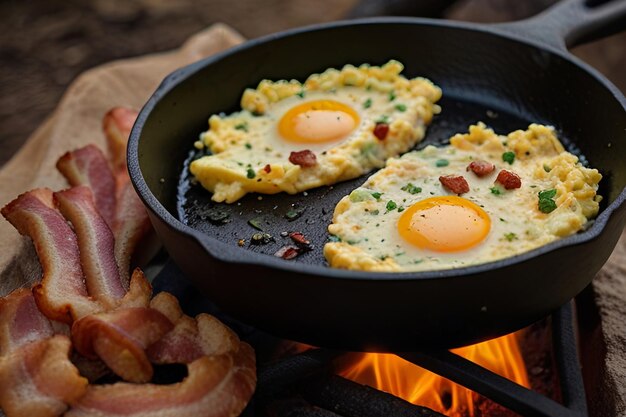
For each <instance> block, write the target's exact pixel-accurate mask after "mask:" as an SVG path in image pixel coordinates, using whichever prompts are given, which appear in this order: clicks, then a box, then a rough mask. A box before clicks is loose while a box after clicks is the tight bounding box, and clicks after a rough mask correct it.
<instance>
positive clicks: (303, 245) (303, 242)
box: [289, 232, 312, 251]
mask: <svg viewBox="0 0 626 417" xmlns="http://www.w3.org/2000/svg"><path fill="white" fill-rule="evenodd" d="M289 237H290V238H291V240H293V241H294V243H295V244H296V245H297V246H298V248H299V249H300V250H302V251H307V250H311V249H312V247H311V242H310V241H309V240H308V239H307V238H306V237H304V234H303V233H301V232H291V233H289Z"/></svg>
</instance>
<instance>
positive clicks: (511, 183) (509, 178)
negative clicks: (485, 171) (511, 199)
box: [496, 169, 522, 190]
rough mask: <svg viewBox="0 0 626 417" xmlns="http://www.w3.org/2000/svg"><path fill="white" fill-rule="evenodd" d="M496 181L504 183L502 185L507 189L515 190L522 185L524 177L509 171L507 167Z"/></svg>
mask: <svg viewBox="0 0 626 417" xmlns="http://www.w3.org/2000/svg"><path fill="white" fill-rule="evenodd" d="M496 182H499V183H500V184H502V186H503V187H504V188H505V189H507V190H513V189H515V188H520V187H521V186H522V179H521V178H520V176H519V175H517V174H516V173H515V172H511V171H507V170H505V169H503V170H502V171H500V173H499V174H498V178H496Z"/></svg>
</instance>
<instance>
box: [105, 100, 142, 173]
mask: <svg viewBox="0 0 626 417" xmlns="http://www.w3.org/2000/svg"><path fill="white" fill-rule="evenodd" d="M137 115H138V113H137V111H135V110H132V109H129V108H126V107H114V108H112V109H111V110H109V112H108V113H107V114H106V115H105V116H104V119H103V120H102V130H104V134H105V136H106V138H107V145H108V147H109V154H110V155H111V161H112V162H113V169H114V171H115V173H116V175H117V174H118V173H119V172H126V145H127V143H128V137H129V136H130V131H131V129H132V128H133V124H135V120H137Z"/></svg>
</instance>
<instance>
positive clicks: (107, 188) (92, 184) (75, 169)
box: [57, 145, 116, 227]
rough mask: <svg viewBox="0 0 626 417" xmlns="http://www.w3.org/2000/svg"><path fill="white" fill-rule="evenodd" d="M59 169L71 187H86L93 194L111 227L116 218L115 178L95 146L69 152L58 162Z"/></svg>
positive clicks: (101, 212)
mask: <svg viewBox="0 0 626 417" xmlns="http://www.w3.org/2000/svg"><path fill="white" fill-rule="evenodd" d="M57 169H58V170H59V171H61V174H63V176H64V177H65V178H66V179H67V181H68V182H69V184H70V185H71V186H77V185H86V186H88V187H89V188H91V191H92V192H93V195H94V199H95V202H96V206H97V207H98V211H100V214H102V217H104V219H105V220H106V222H107V224H108V225H109V227H112V226H113V218H114V216H115V204H116V201H115V186H116V185H115V178H114V177H113V173H112V172H111V168H110V167H109V161H108V160H107V159H106V157H105V156H104V154H103V153H102V151H101V150H100V149H99V148H98V147H97V146H95V145H87V146H85V147H83V148H80V149H76V150H75V151H71V152H67V153H66V154H65V155H63V156H62V157H61V158H60V159H59V160H58V161H57Z"/></svg>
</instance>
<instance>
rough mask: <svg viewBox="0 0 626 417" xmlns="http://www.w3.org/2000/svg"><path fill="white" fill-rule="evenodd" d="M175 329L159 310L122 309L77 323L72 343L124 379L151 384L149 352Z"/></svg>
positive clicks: (143, 308) (73, 326)
mask: <svg viewBox="0 0 626 417" xmlns="http://www.w3.org/2000/svg"><path fill="white" fill-rule="evenodd" d="M172 328H173V324H172V322H171V321H169V320H168V319H167V317H165V316H164V315H163V314H161V313H160V312H158V311H157V310H154V309H151V308H145V307H130V308H122V309H119V310H115V311H111V312H107V313H99V314H93V315H90V316H87V317H83V318H82V319H80V320H78V321H76V322H74V324H73V325H72V341H73V342H74V347H75V348H76V350H77V351H78V352H79V353H80V354H81V355H84V356H85V357H87V358H90V359H95V358H96V357H99V358H100V359H102V361H103V362H104V363H105V364H106V365H107V366H108V367H109V368H110V369H111V371H113V373H115V374H116V375H119V376H120V377H122V378H123V379H124V380H126V381H130V382H148V381H149V380H150V379H151V378H152V373H153V369H152V365H151V364H150V361H149V360H148V358H147V356H146V353H145V349H146V348H147V347H148V346H149V345H151V344H152V343H154V342H156V341H157V340H159V339H160V338H161V337H163V335H164V334H166V333H167V332H169V331H170V330H171V329H172Z"/></svg>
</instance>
